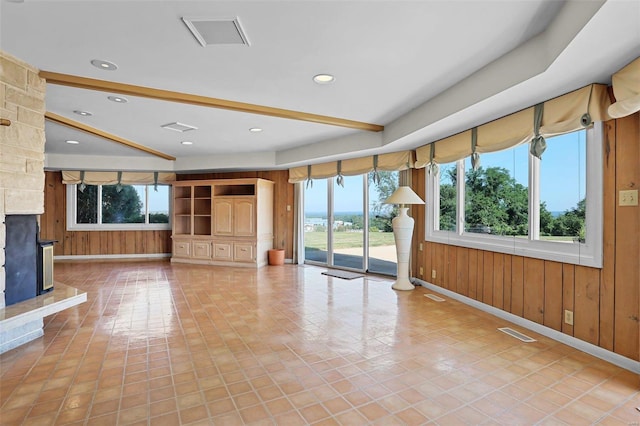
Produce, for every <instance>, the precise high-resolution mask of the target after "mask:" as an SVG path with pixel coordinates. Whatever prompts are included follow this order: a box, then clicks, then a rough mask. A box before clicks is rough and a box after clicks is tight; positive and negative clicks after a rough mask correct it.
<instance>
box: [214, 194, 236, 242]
mask: <svg viewBox="0 0 640 426" xmlns="http://www.w3.org/2000/svg"><path fill="white" fill-rule="evenodd" d="M213 215H214V218H213V233H214V234H215V235H233V225H232V223H233V202H232V200H228V199H224V198H223V199H217V200H216V199H214V200H213Z"/></svg>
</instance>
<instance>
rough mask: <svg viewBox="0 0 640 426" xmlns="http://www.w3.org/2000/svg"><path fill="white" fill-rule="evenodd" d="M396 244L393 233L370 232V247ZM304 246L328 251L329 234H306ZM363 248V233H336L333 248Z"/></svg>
mask: <svg viewBox="0 0 640 426" xmlns="http://www.w3.org/2000/svg"><path fill="white" fill-rule="evenodd" d="M394 244H395V241H394V240H393V232H370V233H369V246H371V247H375V246H392V245H394ZM304 245H305V247H308V248H315V249H318V250H326V249H327V233H326V232H305V233H304ZM350 247H362V233H360V232H334V233H333V248H336V249H341V248H350Z"/></svg>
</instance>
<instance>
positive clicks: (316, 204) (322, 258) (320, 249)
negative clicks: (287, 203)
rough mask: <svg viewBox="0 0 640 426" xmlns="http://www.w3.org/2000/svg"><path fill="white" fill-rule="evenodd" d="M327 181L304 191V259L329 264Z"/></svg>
mask: <svg viewBox="0 0 640 426" xmlns="http://www.w3.org/2000/svg"><path fill="white" fill-rule="evenodd" d="M327 184H328V182H327V179H319V180H316V181H314V182H313V185H307V187H306V188H305V191H304V258H305V259H306V260H308V261H310V262H318V263H327V262H328V260H327V259H328V257H327V254H328V241H329V232H328V230H329V214H328V212H329V210H328V204H327V200H328V199H329V197H328V186H327Z"/></svg>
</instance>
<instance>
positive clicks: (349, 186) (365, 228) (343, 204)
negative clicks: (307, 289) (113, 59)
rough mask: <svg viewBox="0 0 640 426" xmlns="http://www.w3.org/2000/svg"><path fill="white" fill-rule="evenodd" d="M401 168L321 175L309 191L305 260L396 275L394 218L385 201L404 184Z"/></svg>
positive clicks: (306, 261)
mask: <svg viewBox="0 0 640 426" xmlns="http://www.w3.org/2000/svg"><path fill="white" fill-rule="evenodd" d="M398 179H399V172H380V173H378V174H374V173H369V174H363V175H357V176H345V177H343V178H342V179H340V182H338V178H335V177H334V178H328V179H317V180H314V181H313V183H312V184H309V185H307V186H306V187H305V189H304V191H303V192H304V195H303V197H304V203H303V208H304V215H303V220H304V224H303V226H304V233H303V235H304V237H303V238H304V259H305V263H310V264H317V265H325V266H328V267H333V268H338V269H346V270H353V271H358V272H372V273H377V274H384V275H390V276H395V274H396V250H395V242H394V239H393V230H392V229H391V219H392V218H393V217H394V216H395V212H396V209H395V207H394V206H392V205H387V204H384V203H383V201H384V200H385V199H386V198H387V197H388V196H389V195H391V193H393V191H395V189H396V188H397V186H398Z"/></svg>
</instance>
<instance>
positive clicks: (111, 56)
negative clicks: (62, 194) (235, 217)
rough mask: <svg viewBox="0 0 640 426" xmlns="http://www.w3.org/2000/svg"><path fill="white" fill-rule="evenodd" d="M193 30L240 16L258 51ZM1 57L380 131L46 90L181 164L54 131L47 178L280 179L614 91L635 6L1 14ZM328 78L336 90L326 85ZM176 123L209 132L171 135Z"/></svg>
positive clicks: (409, 5) (49, 134) (636, 43)
mask: <svg viewBox="0 0 640 426" xmlns="http://www.w3.org/2000/svg"><path fill="white" fill-rule="evenodd" d="M182 17H190V18H235V17H237V18H238V19H239V20H240V22H241V24H242V27H243V29H244V31H245V34H246V35H247V37H248V39H249V42H250V46H237V45H236V46H234V45H219V46H209V47H202V46H201V45H200V44H199V43H198V42H197V41H196V39H195V38H194V37H193V36H192V34H191V33H190V32H189V30H188V29H187V27H186V25H185V24H184V23H183V22H182ZM0 48H1V49H2V50H4V51H6V52H8V53H9V54H12V55H14V56H16V57H18V58H20V59H22V60H24V61H26V62H28V63H30V64H32V65H34V66H35V67H37V68H39V69H41V70H44V71H51V72H58V73H65V74H71V75H77V76H82V77H89V78H94V79H100V80H107V81H113V82H118V83H126V84H133V85H139V86H145V87H152V88H156V89H165V90H171V91H177V92H183V93H189V94H196V95H202V96H209V97H214V98H222V99H227V100H232V101H240V102H247V103H252V104H258V105H264V106H270V107H277V108H284V109H289V110H297V111H302V112H306V113H313V114H321V115H328V116H334V117H339V118H344V119H350V120H357V121H363V122H367V123H374V124H380V125H384V126H385V130H384V131H383V132H378V133H375V132H367V131H360V130H353V129H346V128H342V127H337V126H331V125H325V124H317V123H309V122H304V121H296V120H289V119H282V118H275V117H267V116H263V115H254V114H248V113H239V112H232V111H228V110H222V109H213V108H205V107H198V106H193V105H184V104H178V103H171V102H165V101H159V100H152V99H145V98H139V97H133V96H125V97H126V98H127V99H128V100H129V102H128V103H126V104H117V103H114V102H111V101H109V100H107V96H108V95H111V94H113V95H118V94H117V93H105V92H99V91H90V90H85V89H78V88H70V87H64V86H57V85H52V84H48V85H47V111H49V112H51V113H55V114H58V115H61V116H63V117H67V118H69V119H72V120H75V121H79V122H81V123H84V124H86V125H89V126H91V127H94V128H97V129H100V130H103V131H106V132H108V133H111V134H114V135H117V136H120V137H123V138H126V139H128V140H130V141H133V142H135V143H137V144H140V145H144V146H146V147H149V148H151V149H153V150H156V151H160V152H163V153H166V154H169V155H172V156H175V157H176V158H177V159H176V160H175V161H169V160H164V159H161V158H158V157H155V156H153V155H150V154H146V153H144V152H142V151H137V150H134V149H131V148H127V147H124V146H121V145H119V144H117V143H114V142H110V141H108V140H106V139H103V138H100V137H96V136H90V135H88V134H86V133H83V132H80V131H77V130H73V129H70V128H68V127H65V126H62V125H59V124H55V123H52V122H49V121H48V122H47V124H46V138H47V142H46V148H45V153H46V165H47V167H48V168H51V169H60V168H65V169H69V168H75V169H87V170H89V169H119V170H175V171H195V170H233V169H278V168H288V167H290V166H294V165H300V164H308V163H314V162H320V161H326V160H329V159H336V158H350V157H356V156H359V155H364V154H369V153H382V152H389V151H397V150H402V149H412V148H415V147H417V146H420V145H424V144H425V143H428V142H432V141H434V140H437V139H440V138H442V137H446V136H448V135H451V134H454V133H457V132H459V131H462V130H465V129H467V128H469V127H472V126H474V125H478V124H482V123H484V122H487V121H490V120H492V119H495V118H498V117H500V116H502V115H505V114H508V113H510V112H514V111H516V110H518V109H521V108H524V107H528V106H531V105H534V104H535V103H538V102H540V101H542V100H545V99H548V98H551V97H555V96H557V95H560V94H563V93H566V92H568V91H571V90H573V89H576V88H579V87H582V86H584V85H586V84H588V83H591V82H601V83H608V82H609V81H610V76H611V74H612V73H613V72H615V71H616V70H618V69H619V68H621V67H622V66H624V65H625V64H626V63H628V62H630V61H631V60H632V59H635V58H636V57H638V56H640V1H638V0H609V1H607V2H603V1H587V0H584V1H581V0H574V1H555V0H554V1H549V0H523V1H499V0H497V1H487V0H467V1H462V0H460V1H457V0H455V1H431V0H429V1H398V0H393V1H326V0H324V1H323V0H318V1H244V0H236V1H150V0H145V1H131V0H129V1H99V0H91V1H82V2H80V1H55V0H41V1H36V0H24V1H22V2H20V1H16V0H13V1H9V0H0ZM92 59H102V60H107V61H111V62H113V63H115V64H117V65H118V69H117V70H116V71H105V70H100V69H98V68H95V67H94V66H92V65H91V63H90V61H91V60H92ZM318 73H331V74H333V75H335V77H336V80H335V82H334V83H332V84H329V85H318V84H315V83H314V82H313V81H312V77H313V76H314V75H315V74H318ZM74 110H85V111H90V112H91V113H93V115H92V116H91V117H81V116H79V115H76V114H74V113H73V111H74ZM175 121H178V122H181V123H185V124H190V125H193V126H196V127H198V130H195V131H190V132H187V133H183V134H181V133H177V132H173V131H170V130H165V129H162V128H161V127H160V126H161V125H163V124H166V123H170V122H175ZM251 127H261V128H263V129H264V131H263V132H261V133H251V132H249V128H251ZM68 139H74V140H78V141H79V142H80V144H78V145H69V144H66V143H65V141H66V140H68ZM183 140H189V141H192V142H193V145H191V146H184V145H181V144H180V142H181V141H183Z"/></svg>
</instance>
